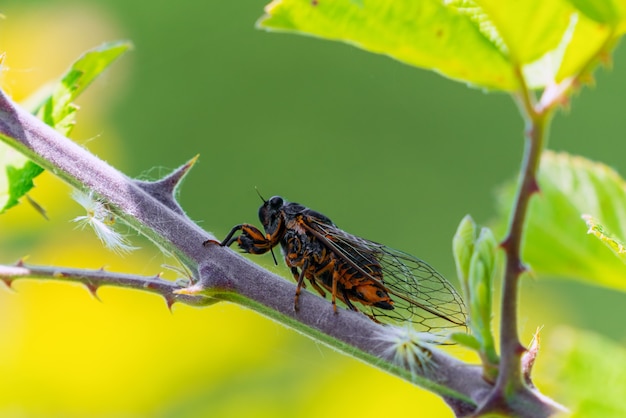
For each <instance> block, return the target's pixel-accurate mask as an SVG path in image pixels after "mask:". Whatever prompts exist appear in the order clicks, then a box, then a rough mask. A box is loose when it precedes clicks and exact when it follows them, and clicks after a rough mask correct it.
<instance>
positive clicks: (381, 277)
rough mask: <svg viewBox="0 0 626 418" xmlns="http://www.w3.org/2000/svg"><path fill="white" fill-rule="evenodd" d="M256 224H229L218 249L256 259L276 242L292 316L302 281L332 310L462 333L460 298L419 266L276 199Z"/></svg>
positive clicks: (311, 212) (429, 270) (406, 256)
mask: <svg viewBox="0 0 626 418" xmlns="http://www.w3.org/2000/svg"><path fill="white" fill-rule="evenodd" d="M259 220H260V221H261V224H262V225H263V228H264V230H265V232H264V233H263V232H262V231H261V230H259V229H258V228H256V227H255V226H253V225H250V224H240V225H236V226H234V227H233V228H232V229H231V231H230V232H229V233H228V235H227V236H226V237H225V238H224V240H222V241H221V242H219V245H221V246H230V245H232V244H234V243H237V245H238V246H239V248H240V249H241V250H243V252H246V253H250V254H264V253H267V252H268V251H271V250H272V249H273V248H274V247H276V246H277V245H279V244H280V247H281V249H282V253H283V256H284V258H285V263H286V264H287V267H289V269H290V270H291V273H292V275H293V277H294V279H295V281H296V283H297V287H296V293H295V298H294V307H295V309H296V310H297V309H298V298H299V296H300V293H301V290H302V288H303V287H306V282H305V280H306V281H308V283H309V284H310V285H311V286H312V287H313V288H314V289H315V290H316V291H317V292H318V293H319V294H320V295H321V296H322V297H326V294H327V293H330V295H331V302H332V304H333V309H335V311H336V310H337V305H336V303H337V300H339V301H340V302H341V303H343V304H344V305H345V306H346V307H347V308H348V309H351V310H353V311H362V312H363V313H365V314H366V315H367V316H369V317H370V318H371V319H372V320H374V321H376V322H379V323H388V324H389V323H391V324H395V325H404V324H406V323H407V322H410V323H413V324H414V325H415V328H416V329H419V330H422V331H428V332H433V331H439V330H443V329H447V328H456V327H465V324H466V313H465V307H464V305H463V301H462V299H461V297H460V296H459V294H458V293H457V292H456V290H455V289H454V287H452V285H451V284H450V283H449V282H448V281H447V280H446V279H445V278H443V277H442V276H441V275H440V274H439V273H438V272H437V271H435V269H433V268H432V267H431V266H430V265H428V264H427V263H426V262H424V261H422V260H420V259H418V258H416V257H413V256H412V255H409V254H407V253H404V252H401V251H398V250H394V249H392V248H389V247H387V246H385V245H382V244H379V243H376V242H373V241H369V240H366V239H363V238H360V237H357V236H355V235H352V234H349V233H347V232H345V231H343V230H342V229H340V228H338V227H337V226H336V225H335V224H334V223H333V222H332V221H331V220H330V219H329V218H328V217H327V216H325V215H323V214H321V213H319V212H316V211H314V210H312V209H309V208H307V207H305V206H303V205H300V204H298V203H292V202H287V201H286V200H285V199H283V198H282V197H280V196H274V197H272V198H271V199H269V200H263V205H261V207H260V208H259ZM239 231H241V233H240V234H239V235H238V236H236V234H237V232H239ZM208 242H209V241H207V242H206V243H205V245H206V244H207V243H208ZM272 254H273V252H272ZM357 306H358V307H357Z"/></svg>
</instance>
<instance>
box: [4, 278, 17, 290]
mask: <svg viewBox="0 0 626 418" xmlns="http://www.w3.org/2000/svg"><path fill="white" fill-rule="evenodd" d="M0 280H1V281H2V283H4V284H5V285H6V287H7V288H8V289H11V290H15V289H13V286H12V285H13V280H14V279H5V278H1V279H0Z"/></svg>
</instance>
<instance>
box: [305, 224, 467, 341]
mask: <svg viewBox="0 0 626 418" xmlns="http://www.w3.org/2000/svg"><path fill="white" fill-rule="evenodd" d="M308 229H309V230H310V231H311V232H312V233H314V234H315V235H316V236H317V237H318V238H319V239H320V240H321V241H322V242H324V243H325V244H326V245H327V246H328V247H329V248H330V249H331V250H332V251H333V252H335V253H336V254H337V255H338V256H340V257H343V258H344V259H346V260H348V261H349V263H350V264H351V265H352V266H353V267H355V268H357V269H359V271H360V272H361V273H362V274H365V275H367V276H369V277H370V278H371V279H373V280H376V281H378V282H382V284H383V286H384V287H385V288H386V290H387V292H388V293H389V296H390V297H391V298H392V300H393V301H394V309H393V310H385V309H380V308H376V307H374V306H364V307H363V309H365V310H369V312H368V314H369V315H371V316H372V317H373V318H375V319H376V320H377V321H380V322H382V323H389V324H393V325H404V324H406V322H410V323H412V324H414V325H415V328H417V329H420V330H422V331H427V332H437V331H441V330H445V329H455V328H457V329H463V330H464V329H465V327H466V323H467V314H466V311H465V306H464V304H463V300H462V298H461V296H460V295H459V294H458V292H457V291H456V290H455V289H454V287H452V285H451V284H450V283H449V282H448V281H447V280H446V279H445V278H444V277H443V276H442V275H441V274H439V273H438V272H437V271H436V270H435V269H434V268H432V267H431V266H430V265H429V264H428V263H426V262H425V261H423V260H420V259H419V258H417V257H414V256H412V255H410V254H407V253H404V252H402V251H398V250H395V249H393V248H389V247H387V246H385V245H383V244H379V243H376V242H373V241H369V240H366V239H363V238H360V237H357V236H354V235H352V234H349V233H347V232H345V231H343V230H341V229H339V228H337V227H336V226H334V225H331V224H327V223H321V222H318V221H316V220H315V218H312V217H308ZM373 261H374V262H377V263H379V264H380V266H381V268H382V280H381V279H380V278H379V277H375V276H373V275H372V270H371V268H368V267H367V265H368V264H370V265H371V264H372V262H373Z"/></svg>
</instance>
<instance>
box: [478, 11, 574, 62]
mask: <svg viewBox="0 0 626 418" xmlns="http://www.w3.org/2000/svg"><path fill="white" fill-rule="evenodd" d="M475 1H476V3H477V4H478V5H479V6H480V7H481V8H482V10H483V11H484V13H486V14H487V15H488V16H489V19H490V20H491V22H492V23H493V25H494V26H495V27H496V28H497V30H498V33H499V34H500V36H501V37H502V39H503V40H504V43H505V44H506V46H507V49H508V52H509V55H510V57H511V60H512V61H513V62H515V63H517V64H520V65H523V64H528V63H531V62H533V61H535V60H537V59H539V58H540V57H541V56H542V55H543V54H545V53H546V52H548V51H551V50H552V49H554V48H556V47H557V45H558V44H559V42H560V41H561V38H562V37H563V33H564V32H565V29H566V28H567V26H568V24H569V18H570V14H571V13H573V12H574V9H573V8H572V7H571V6H570V5H568V4H567V3H566V2H564V1H562V0H525V1H501V0H475Z"/></svg>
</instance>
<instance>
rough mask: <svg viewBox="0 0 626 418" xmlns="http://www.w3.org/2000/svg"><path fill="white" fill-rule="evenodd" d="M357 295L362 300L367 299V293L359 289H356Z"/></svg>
mask: <svg viewBox="0 0 626 418" xmlns="http://www.w3.org/2000/svg"><path fill="white" fill-rule="evenodd" d="M356 296H357V297H358V298H359V299H361V300H365V295H364V294H363V293H361V292H359V291H358V290H357V291H356Z"/></svg>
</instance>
